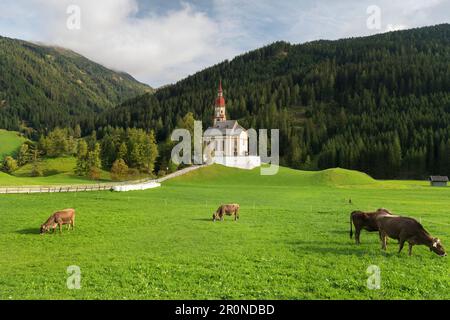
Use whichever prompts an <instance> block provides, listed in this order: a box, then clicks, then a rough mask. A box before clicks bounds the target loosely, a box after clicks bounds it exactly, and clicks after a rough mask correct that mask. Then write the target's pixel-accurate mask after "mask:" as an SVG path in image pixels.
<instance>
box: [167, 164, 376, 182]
mask: <svg viewBox="0 0 450 320" xmlns="http://www.w3.org/2000/svg"><path fill="white" fill-rule="evenodd" d="M174 181H175V182H172V181H168V182H167V183H169V184H170V183H183V182H188V183H192V182H196V183H204V184H208V183H214V184H219V185H221V184H227V185H233V184H235V185H239V184H245V185H252V184H254V185H270V186H280V187H281V186H282V187H289V186H294V187H310V186H332V187H337V186H352V185H372V184H377V183H378V182H377V181H376V180H374V179H372V178H371V177H369V176H368V175H366V174H364V173H361V172H358V171H352V170H345V169H340V168H338V169H328V170H324V171H301V170H295V169H290V168H285V167H280V168H279V171H278V173H277V174H276V175H273V176H266V175H261V171H260V168H255V169H253V170H248V171H247V170H241V169H237V168H229V167H224V166H221V165H212V166H208V167H206V168H204V169H202V170H195V171H192V172H189V173H187V174H185V175H183V176H181V177H179V178H177V179H175V180H174Z"/></svg>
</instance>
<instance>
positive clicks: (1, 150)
mask: <svg viewBox="0 0 450 320" xmlns="http://www.w3.org/2000/svg"><path fill="white" fill-rule="evenodd" d="M25 141H26V139H25V138H24V137H22V136H21V135H20V134H19V133H18V132H14V131H6V130H2V129H0V161H1V160H2V159H3V158H4V157H5V156H9V155H14V153H16V152H17V151H18V150H19V148H20V146H21V145H22V143H24V142H25Z"/></svg>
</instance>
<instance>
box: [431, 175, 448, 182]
mask: <svg viewBox="0 0 450 320" xmlns="http://www.w3.org/2000/svg"><path fill="white" fill-rule="evenodd" d="M430 181H431V182H448V177H447V176H431V177H430Z"/></svg>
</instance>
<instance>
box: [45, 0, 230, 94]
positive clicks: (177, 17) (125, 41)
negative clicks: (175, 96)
mask: <svg viewBox="0 0 450 320" xmlns="http://www.w3.org/2000/svg"><path fill="white" fill-rule="evenodd" d="M70 2H71V1H56V0H53V1H50V3H51V4H50V7H49V8H48V9H47V10H53V11H56V10H58V12H59V13H60V14H61V13H62V14H63V15H62V16H63V17H64V19H67V15H64V13H65V7H66V6H67V5H68V4H69V3H70ZM44 3H45V4H47V5H48V4H49V1H43V4H44ZM76 3H77V4H78V5H79V6H80V8H81V29H80V30H79V31H72V30H69V29H67V28H65V27H64V26H65V20H64V19H60V18H58V17H56V15H55V16H54V17H55V18H54V19H53V21H54V23H53V25H52V26H51V27H50V29H51V30H53V32H49V39H48V40H49V41H50V42H51V43H55V44H57V45H60V46H64V47H68V48H71V49H73V50H75V51H77V52H79V53H81V54H83V55H85V56H87V57H89V58H91V59H93V60H95V61H99V62H101V63H103V64H104V65H105V66H107V67H110V68H114V69H117V70H125V71H127V72H129V73H131V74H132V75H134V76H135V77H136V78H138V79H140V80H142V81H145V82H148V83H150V84H151V85H154V86H158V85H162V84H165V83H168V82H173V81H176V80H178V79H180V78H182V77H184V76H187V75H188V74H190V73H193V72H195V71H196V70H198V69H201V68H204V67H206V66H208V65H210V64H212V63H216V62H217V61H220V60H222V59H225V58H228V57H229V54H230V52H231V51H232V50H231V49H229V48H223V47H219V45H218V42H219V41H218V39H217V34H218V26H217V24H216V23H215V22H214V21H212V20H211V19H210V18H209V17H208V16H207V15H206V14H205V13H202V12H195V11H194V10H193V9H192V7H191V6H189V5H188V4H184V5H183V6H182V8H181V9H179V10H176V11H169V12H167V13H166V14H164V15H159V16H157V15H154V14H151V13H150V14H149V15H147V16H144V17H141V16H140V17H137V16H136V14H137V12H138V5H137V2H136V1H135V0H112V1H111V0H101V1H99V0H97V1H91V0H79V1H77V2H76ZM62 20H64V21H62ZM173 70H176V72H174V71H173Z"/></svg>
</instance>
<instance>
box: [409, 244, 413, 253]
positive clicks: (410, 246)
mask: <svg viewBox="0 0 450 320" xmlns="http://www.w3.org/2000/svg"><path fill="white" fill-rule="evenodd" d="M408 244H409V252H408V254H409V256H411V255H412V247H413V245H412V244H411V243H408Z"/></svg>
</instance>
